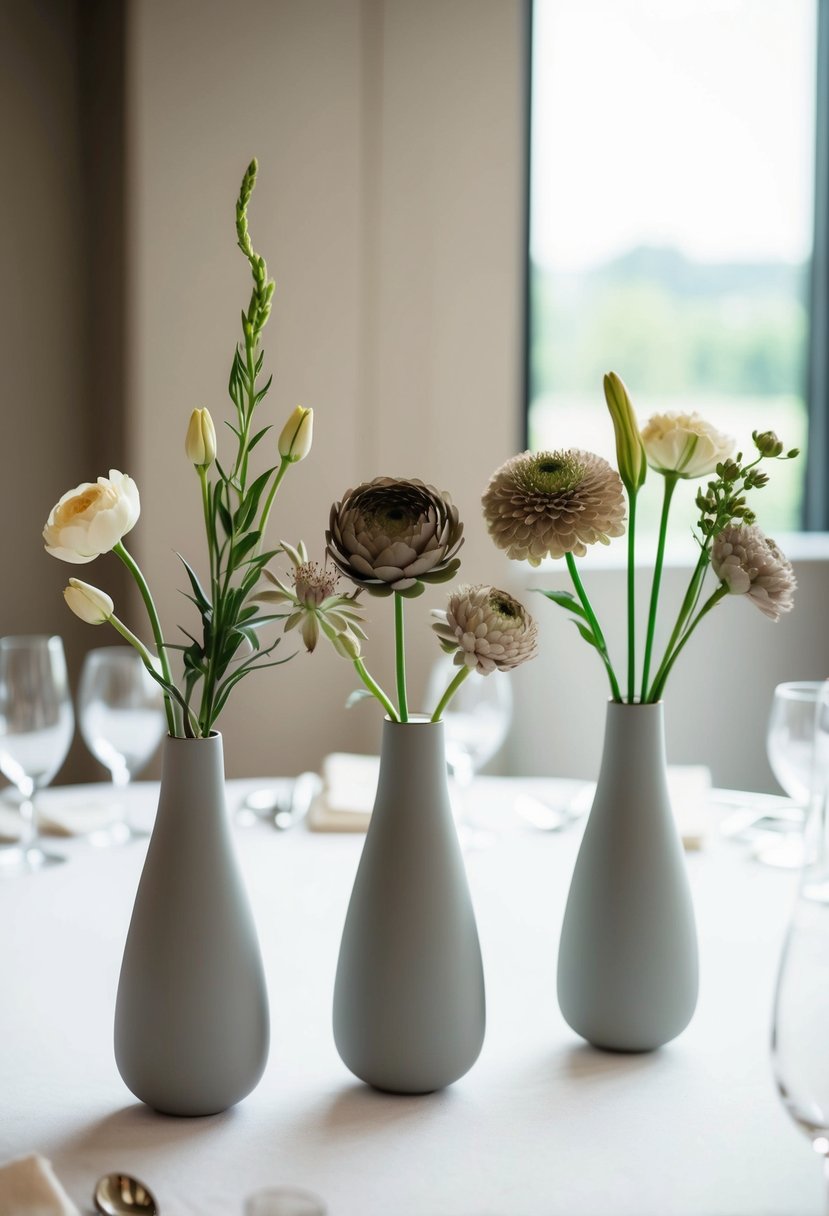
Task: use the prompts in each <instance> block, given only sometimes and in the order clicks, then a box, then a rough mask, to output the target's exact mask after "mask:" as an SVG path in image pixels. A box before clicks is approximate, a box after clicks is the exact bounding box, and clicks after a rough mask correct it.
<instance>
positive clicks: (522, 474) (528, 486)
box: [482, 448, 625, 566]
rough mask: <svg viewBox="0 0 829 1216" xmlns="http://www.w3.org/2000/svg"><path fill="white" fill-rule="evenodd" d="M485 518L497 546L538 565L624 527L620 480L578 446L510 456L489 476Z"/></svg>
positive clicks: (606, 540)
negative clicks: (567, 449)
mask: <svg viewBox="0 0 829 1216" xmlns="http://www.w3.org/2000/svg"><path fill="white" fill-rule="evenodd" d="M482 502H483V508H484V518H485V519H486V522H487V527H488V528H489V533H490V536H491V537H492V539H493V540H494V541H495V544H496V545H497V546H498V548H499V549H504V550H506V554H507V557H510V558H512V559H513V560H516V561H528V562H529V563H530V565H531V566H538V565H540V564H541V561H542V559H543V558H545V557H556V558H558V557H563V556H564V555H565V554H566V553H573V554H574V555H575V556H576V557H584V555H585V553H586V552H587V546H588V545H594V544H596V542H599V543H600V544H603V545H606V544H609V543H610V538H611V537H612V536H621V535H622V534H623V533H624V530H625V500H624V494H623V490H622V481H621V478H620V477H619V474H618V473H617V472H616V470H615V469H613V468H611V466H610V465H609V464H608V462H607V461H606V460H604V459H602V457H601V456H596V455H594V453H593V452H583V451H581V450H579V449H578V448H572V449H570V450H569V451H559V452H524V453H523V454H522V455H520V456H513V457H512V458H511V459H510V460H508V461H507V462H506V464H504V465H502V466H501V468H500V469H498V470H497V471H496V472H495V473H494V474H493V475H492V479H491V480H490V483H489V485H488V486H487V489H486V491H485V493H484V496H483V499H482Z"/></svg>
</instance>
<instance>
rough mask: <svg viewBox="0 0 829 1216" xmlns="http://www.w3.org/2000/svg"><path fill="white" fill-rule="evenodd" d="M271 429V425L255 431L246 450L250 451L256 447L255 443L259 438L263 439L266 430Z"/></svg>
mask: <svg viewBox="0 0 829 1216" xmlns="http://www.w3.org/2000/svg"><path fill="white" fill-rule="evenodd" d="M272 430H273V427H272V426H263V427H262V430H261V431H257V432H256V434H255V435H254V436H253V439H251V441H250V443H249V444H248V451H249V452H252V451H253V449H254V448H255V447H256V445H257V443H258V442H259V440H260V439H264V438H265V436H266V435H267V433H268V431H272Z"/></svg>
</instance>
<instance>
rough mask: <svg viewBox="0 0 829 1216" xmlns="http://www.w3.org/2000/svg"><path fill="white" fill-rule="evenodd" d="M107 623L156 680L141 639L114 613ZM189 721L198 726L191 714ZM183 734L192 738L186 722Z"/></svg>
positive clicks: (152, 665) (148, 653) (154, 670)
mask: <svg viewBox="0 0 829 1216" xmlns="http://www.w3.org/2000/svg"><path fill="white" fill-rule="evenodd" d="M109 623H110V625H112V627H113V629H115V630H117V631H118V633H120V635H121V637H122V638H123V639H124V641H126V642H129V644H130V646H134V647H135V649H136V650H137V651H138V654H139V655H140V657H141V660H142V662H143V664H144V666H145V667H146V668H147V671H149V672H150V674H151V675H152V676H153V678H154V679H157V678H158V672H157V670H156V666H155V661H154V659H153V656H152V654H151V653H150V651H149V650H148V649H147V647H146V646H145V645H144V643H143V642H142V641H141V639H140V638H138V637H136V636H135V634H134V633H133V632H132V630H131V629H128V628H127V626H126V625H125V624H124V622H123V621H121V620H119V619H118V617H117V616H115V614H114V613H113V615H112V616H111V617H110V618H109ZM164 696H165V697H166V696H167V693H166V691H165V692H164ZM189 719H190V724H191V726H198V722H197V721H196V718H195V715H194V714H193V713H190V714H189ZM185 734H186V735H187V737H188V738H193V734H192V732H188V730H187V723H186V722H185Z"/></svg>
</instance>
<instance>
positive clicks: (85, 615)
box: [63, 578, 115, 625]
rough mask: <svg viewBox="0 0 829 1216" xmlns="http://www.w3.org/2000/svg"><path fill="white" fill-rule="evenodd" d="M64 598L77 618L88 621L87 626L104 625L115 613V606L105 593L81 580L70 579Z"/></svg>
mask: <svg viewBox="0 0 829 1216" xmlns="http://www.w3.org/2000/svg"><path fill="white" fill-rule="evenodd" d="M63 598H64V599H65V600H66V602H67V604H68V605H69V607H70V608H71V609H72V611H73V612H74V614H75V616H79V617H80V618H81V620H82V621H86V623H87V625H103V623H104V621H108V620H109V618H110V617H111V616H112V614H113V612H114V611H115V605H114V604H113V602H112V600H111V599H110V597H109V596H108V595H107V593H106V592H105V591H100V590H99V589H98V588H97V587H93V586H91V584H90V583H84V582H81V580H80V579H79V578H70V580H69V586H68V587H67V588H66V590H65V591H64V593H63Z"/></svg>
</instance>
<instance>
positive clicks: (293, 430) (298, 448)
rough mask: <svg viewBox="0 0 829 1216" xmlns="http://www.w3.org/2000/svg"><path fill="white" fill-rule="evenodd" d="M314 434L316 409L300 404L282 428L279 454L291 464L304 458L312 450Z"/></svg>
mask: <svg viewBox="0 0 829 1216" xmlns="http://www.w3.org/2000/svg"><path fill="white" fill-rule="evenodd" d="M313 435H314V411H313V410H306V409H303V407H302V406H301V405H298V406H297V407H296V409H295V410H294V412H293V413H292V414H291V416H290V418H289V419H288V421H287V422H286V423H285V425H284V427H283V428H282V434H281V435H280V436H279V455H280V456H281V457H282V459H283V460H289V461H290V462H291V464H295V463H296V462H297V461H298V460H304V459H305V457H306V456H307V455H308V453H309V452H310V451H311V441H312V439H313Z"/></svg>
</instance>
